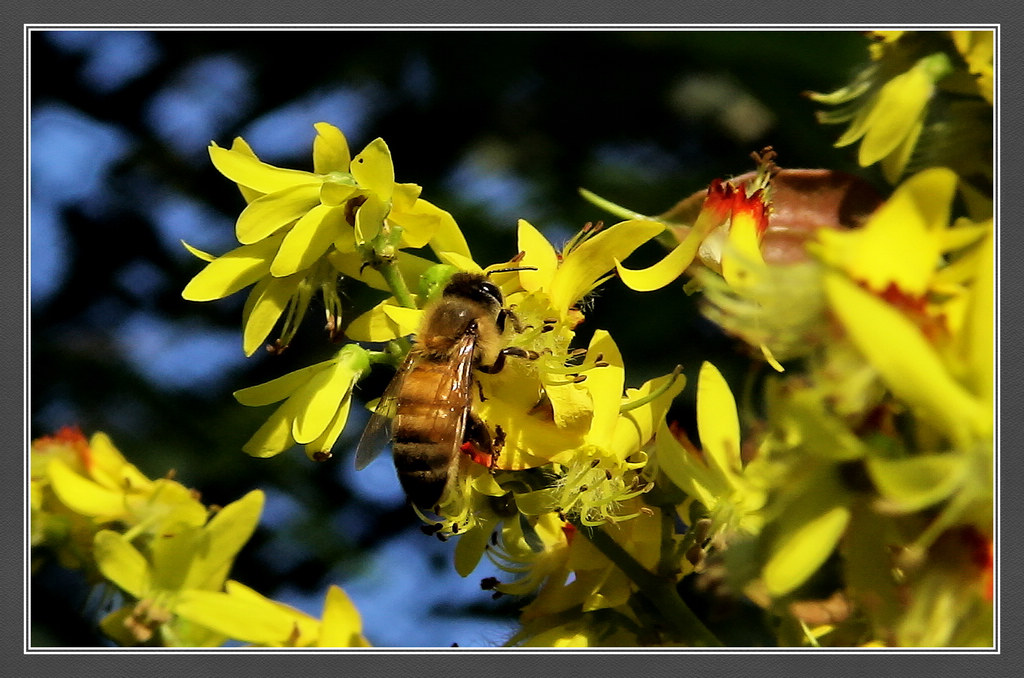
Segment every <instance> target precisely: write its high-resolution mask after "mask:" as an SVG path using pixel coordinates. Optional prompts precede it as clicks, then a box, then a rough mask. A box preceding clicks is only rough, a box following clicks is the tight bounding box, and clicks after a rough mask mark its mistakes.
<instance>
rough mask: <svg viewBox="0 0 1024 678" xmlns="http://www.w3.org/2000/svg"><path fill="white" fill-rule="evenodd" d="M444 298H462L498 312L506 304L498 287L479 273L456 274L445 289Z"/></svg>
mask: <svg viewBox="0 0 1024 678" xmlns="http://www.w3.org/2000/svg"><path fill="white" fill-rule="evenodd" d="M444 296H446V297H461V298H463V299H470V300H472V301H475V302H477V303H478V304H483V305H484V306H486V307H488V308H491V309H493V310H494V311H495V312H497V311H498V310H499V309H501V306H502V304H503V303H504V302H505V299H504V297H503V296H502V295H501V290H500V289H498V286H497V285H495V284H494V283H492V282H491V281H490V280H488V279H487V278H486V277H484V276H482V275H480V274H477V273H456V274H455V275H453V276H452V278H451V280H449V281H448V284H447V285H446V286H445V288H444Z"/></svg>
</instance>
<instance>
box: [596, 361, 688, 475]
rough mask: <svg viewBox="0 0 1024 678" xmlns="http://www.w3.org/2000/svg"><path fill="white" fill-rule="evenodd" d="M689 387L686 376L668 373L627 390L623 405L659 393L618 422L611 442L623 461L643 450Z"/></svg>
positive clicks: (614, 451)
mask: <svg viewBox="0 0 1024 678" xmlns="http://www.w3.org/2000/svg"><path fill="white" fill-rule="evenodd" d="M684 386H686V379H685V378H684V377H682V376H677V375H674V374H667V375H665V376H663V377H656V378H654V379H651V380H649V381H646V382H644V384H643V385H642V386H641V387H640V388H631V389H626V395H625V397H624V398H623V400H622V403H621V405H620V407H626V406H628V405H629V404H630V403H635V402H637V401H639V400H642V399H646V398H648V397H649V396H651V394H654V393H657V394H658V395H657V396H656V397H654V399H653V400H650V401H649V402H646V403H645V404H643V405H640V406H638V407H634V408H633V409H630V410H628V411H626V412H623V413H622V414H621V415H620V416H619V418H618V419H617V421H616V422H615V435H614V437H613V438H612V440H611V441H610V442H609V443H608V444H607V449H609V450H610V451H612V452H613V453H614V454H615V455H616V457H617V458H618V459H619V461H624V460H625V459H626V458H627V457H628V456H630V455H631V454H633V453H634V452H636V451H637V450H639V449H640V448H641V447H642V446H644V445H646V444H647V442H648V441H650V439H651V437H652V436H653V435H654V432H655V431H656V430H657V429H658V426H659V425H660V424H661V423H662V421H663V420H664V418H665V412H667V411H668V408H669V405H671V404H672V400H673V398H675V397H676V396H677V395H679V393H680V392H681V391H682V390H683V387H684Z"/></svg>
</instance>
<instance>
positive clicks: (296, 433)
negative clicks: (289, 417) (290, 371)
mask: <svg viewBox="0 0 1024 678" xmlns="http://www.w3.org/2000/svg"><path fill="white" fill-rule="evenodd" d="M354 376H355V375H354V374H353V373H352V370H351V368H350V367H349V366H348V365H346V364H345V363H343V362H342V361H340V360H339V361H337V362H335V364H334V365H332V366H331V367H330V368H329V369H326V370H322V371H320V372H319V373H317V374H315V375H313V376H312V377H311V378H310V379H309V381H307V382H306V383H305V384H303V385H302V387H301V388H300V389H299V390H297V391H296V392H295V394H294V395H293V396H292V397H293V398H296V399H300V400H302V401H303V406H302V408H301V409H300V410H299V412H298V414H296V415H295V421H293V422H292V437H293V438H295V442H297V443H302V444H306V443H308V442H311V441H313V440H316V438H318V437H319V436H320V435H321V434H322V433H323V432H324V430H325V429H326V428H327V426H328V425H329V424H330V423H331V422H332V421H333V420H334V418H335V416H336V415H337V413H338V408H339V406H340V405H342V404H343V403H344V402H345V401H347V400H349V395H350V394H351V391H352V379H353V377H354Z"/></svg>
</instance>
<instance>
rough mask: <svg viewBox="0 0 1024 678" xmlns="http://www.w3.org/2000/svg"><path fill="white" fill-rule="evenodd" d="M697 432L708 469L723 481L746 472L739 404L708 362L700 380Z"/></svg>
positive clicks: (727, 385)
mask: <svg viewBox="0 0 1024 678" xmlns="http://www.w3.org/2000/svg"><path fill="white" fill-rule="evenodd" d="M697 430H698V432H699V433H700V442H701V447H702V448H703V450H704V457H705V459H707V462H708V466H709V467H711V468H713V469H715V470H717V472H718V473H719V474H720V475H721V476H722V477H724V478H730V477H734V476H738V475H740V474H741V473H742V472H743V462H742V461H740V421H739V416H738V415H737V414H736V400H735V398H733V395H732V391H731V390H730V389H729V384H727V383H726V381H725V379H724V378H723V377H722V373H721V372H719V371H718V369H717V368H716V367H715V366H714V365H712V364H711V363H709V362H705V363H704V364H703V365H701V368H700V376H699V377H698V379H697Z"/></svg>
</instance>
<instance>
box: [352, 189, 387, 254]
mask: <svg viewBox="0 0 1024 678" xmlns="http://www.w3.org/2000/svg"><path fill="white" fill-rule="evenodd" d="M387 214H388V206H387V203H385V202H384V201H383V200H381V199H380V197H379V196H378V195H377V194H375V193H371V194H370V195H369V196H368V197H367V198H366V202H364V203H363V204H362V205H360V206H359V209H358V210H357V211H356V223H355V237H356V243H357V244H360V245H361V244H364V243H368V242H370V241H371V240H373V239H374V238H376V237H377V235H378V234H379V233H380V231H381V229H382V228H383V226H384V218H385V217H386V216H387Z"/></svg>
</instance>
